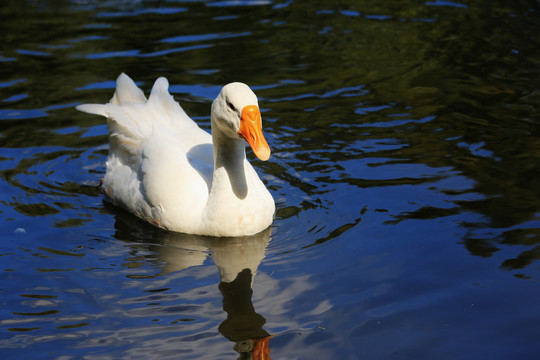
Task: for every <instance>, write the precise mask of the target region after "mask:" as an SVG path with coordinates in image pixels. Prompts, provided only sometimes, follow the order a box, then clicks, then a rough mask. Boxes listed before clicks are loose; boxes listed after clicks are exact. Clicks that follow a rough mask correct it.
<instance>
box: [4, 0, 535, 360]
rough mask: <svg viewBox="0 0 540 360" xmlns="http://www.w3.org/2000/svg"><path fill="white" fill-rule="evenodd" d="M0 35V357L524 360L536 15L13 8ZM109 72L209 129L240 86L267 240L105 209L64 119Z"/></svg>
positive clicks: (106, 90)
mask: <svg viewBox="0 0 540 360" xmlns="http://www.w3.org/2000/svg"><path fill="white" fill-rule="evenodd" d="M0 33H1V38H2V40H1V42H0V44H1V47H0V178H1V181H0V232H1V234H2V235H1V241H0V354H1V357H2V359H237V358H238V357H239V356H241V355H239V353H244V355H245V352H249V351H250V350H249V349H250V348H251V349H252V350H253V349H259V350H261V349H262V350H263V351H264V348H265V347H266V346H267V347H268V348H269V349H270V356H271V358H272V359H274V360H276V359H537V358H538V354H540V283H539V280H540V261H539V260H540V137H539V135H540V37H539V36H540V3H539V2H538V1H519V0H518V1H485V0H470V1H461V0H460V1H455V2H454V1H427V2H422V1H412V0H410V1H407V0H406V1H397V0H393V1H391V0H390V1H348V2H345V1H343V2H340V1H333V2H330V1H297V0H295V1H293V0H290V1H277V0H276V1H215V2H212V1H122V0H118V1H114V0H109V1H107V0H104V1H92V0H80V1H75V0H73V1H67V0H50V1H39V0H36V1H30V0H27V1H22V0H21V1H19V0H17V1H15V0H12V1H2V3H1V5H0ZM121 72H126V73H127V74H128V75H130V76H131V77H132V78H134V79H135V80H136V81H137V82H138V84H139V85H140V86H141V87H142V88H143V89H144V90H145V91H146V92H148V91H149V90H150V88H151V86H152V83H153V81H154V80H155V79H156V78H157V77H159V76H166V77H167V78H168V79H169V81H170V83H171V92H172V93H173V94H174V96H175V98H176V99H177V100H178V101H180V103H181V104H182V106H183V107H184V108H185V109H186V111H187V112H188V114H190V115H191V116H192V117H194V118H195V119H196V120H197V121H198V122H199V123H200V124H201V126H202V127H204V128H205V129H208V128H209V114H210V103H211V101H212V99H213V98H214V97H215V96H216V95H217V93H218V92H219V89H220V88H221V86H222V85H223V84H225V83H227V82H230V81H234V80H237V81H243V82H246V83H248V84H249V85H251V86H252V88H253V89H254V90H255V92H256V93H257V95H258V96H259V102H260V104H261V109H262V111H263V119H264V126H265V133H266V136H267V139H268V142H269V144H270V146H271V148H272V150H273V156H272V157H271V159H270V161H268V162H265V163H263V162H260V161H258V160H254V159H253V155H252V153H251V151H249V156H250V158H251V160H252V163H253V164H254V166H255V167H256V168H257V170H258V172H259V174H260V175H261V177H262V178H263V179H264V181H265V182H266V184H267V186H268V188H269V189H270V190H271V192H272V194H273V195H274V198H275V199H276V202H277V214H276V219H275V222H274V224H273V226H272V228H271V229H269V231H267V232H265V233H262V234H260V235H257V236H254V237H249V238H239V239H214V238H205V237H197V236H189V235H183V234H175V233H168V232H165V231H161V230H158V229H155V228H153V227H152V226H149V225H146V224H144V223H142V222H140V221H138V220H136V219H135V218H133V217H131V216H130V215H128V214H125V213H123V212H121V211H119V210H117V209H115V208H111V207H109V206H107V205H106V204H104V203H103V198H102V196H101V195H100V193H99V188H98V185H99V180H100V178H102V177H103V175H104V170H105V168H104V162H105V158H106V154H107V136H106V133H107V129H106V125H105V122H104V120H103V119H102V118H99V117H96V116H89V115H86V114H82V113H79V112H77V111H75V110H74V106H76V105H78V104H80V103H88V102H101V103H102V102H106V101H108V99H109V98H110V97H111V95H112V93H113V89H114V80H115V79H116V77H117V76H118V75H119V74H120V73H121ZM255 273H256V276H254V277H252V274H255ZM233 280H234V281H233ZM271 335H272V336H273V337H270V336H271ZM256 351H257V350H256ZM242 356H243V355H242Z"/></svg>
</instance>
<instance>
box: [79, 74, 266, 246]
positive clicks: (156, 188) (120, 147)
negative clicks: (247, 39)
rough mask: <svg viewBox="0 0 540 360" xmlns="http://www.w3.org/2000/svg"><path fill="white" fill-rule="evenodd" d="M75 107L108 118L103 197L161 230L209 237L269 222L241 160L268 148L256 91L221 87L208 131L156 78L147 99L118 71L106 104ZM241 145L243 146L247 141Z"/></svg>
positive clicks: (261, 190) (258, 188)
mask: <svg viewBox="0 0 540 360" xmlns="http://www.w3.org/2000/svg"><path fill="white" fill-rule="evenodd" d="M76 109H77V110H79V111H82V112H85V113H89V114H95V115H100V116H103V117H105V118H107V126H108V138H109V151H108V156H107V160H106V171H105V176H104V177H103V179H102V180H101V189H102V192H103V194H104V195H105V196H104V197H105V199H106V200H108V201H109V202H110V203H112V204H113V205H116V206H119V207H121V208H124V209H125V210H127V211H129V212H130V213H132V214H134V215H135V216H137V217H139V218H141V219H143V220H144V221H147V222H149V223H151V224H153V225H155V226H158V227H160V228H163V229H166V230H169V231H174V232H181V233H186V234H196V235H204V236H214V237H238V236H248V235H253V234H257V233H259V232H261V231H263V230H265V229H267V228H268V227H269V226H270V225H271V224H272V222H273V219H274V213H275V202H274V199H273V197H272V195H271V194H270V192H269V191H268V189H267V188H266V186H265V184H264V183H263V182H262V180H261V179H260V178H259V176H258V175H257V172H256V171H255V169H254V168H253V166H252V165H251V164H250V162H249V161H248V160H247V158H246V145H247V144H249V146H250V147H251V149H252V150H253V153H254V154H255V156H256V157H257V158H259V159H260V160H262V161H267V160H268V159H269V158H270V153H271V151H270V147H269V146H268V143H267V141H266V139H265V137H264V134H263V132H262V119H261V113H260V109H259V105H258V99H257V96H256V95H255V93H254V92H253V91H252V90H251V89H250V88H249V86H248V85H246V84H244V83H240V82H233V83H230V84H227V85H225V86H224V87H223V88H222V89H221V91H220V92H219V94H218V96H217V97H216V98H215V100H214V101H213V102H212V105H211V111H210V123H211V134H209V133H208V132H206V131H205V130H203V129H201V128H200V127H199V126H198V125H197V123H196V122H195V121H193V120H192V119H191V118H190V117H189V116H188V115H187V114H186V112H185V111H184V109H182V107H181V106H180V104H179V103H178V102H176V101H175V100H174V98H173V96H172V95H171V94H170V93H169V82H168V80H167V79H166V78H165V77H160V78H158V79H157V80H156V81H155V83H154V85H153V87H152V90H151V93H150V96H149V97H148V99H147V98H146V96H145V95H144V92H143V91H142V90H141V89H140V88H139V87H137V85H136V84H135V82H134V81H133V80H132V79H131V78H130V77H129V76H128V75H126V74H124V73H122V74H121V75H120V76H119V77H118V78H117V80H116V89H115V92H114V94H113V97H112V98H111V100H110V101H109V102H108V103H107V104H82V105H78V106H77V107H76ZM246 143H247V144H246Z"/></svg>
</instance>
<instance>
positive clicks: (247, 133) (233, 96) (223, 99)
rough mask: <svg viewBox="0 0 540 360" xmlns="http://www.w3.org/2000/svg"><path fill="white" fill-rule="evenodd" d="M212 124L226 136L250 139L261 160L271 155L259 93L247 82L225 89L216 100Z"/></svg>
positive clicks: (213, 106)
mask: <svg viewBox="0 0 540 360" xmlns="http://www.w3.org/2000/svg"><path fill="white" fill-rule="evenodd" d="M212 126H216V127H217V129H219V131H220V132H221V133H222V134H224V135H225V136H228V137H230V138H233V139H238V138H242V139H244V140H246V141H247V142H248V143H249V145H250V146H251V148H252V149H253V152H254V153H255V155H256V156H257V157H258V158H259V159H261V160H263V161H266V160H268V158H270V147H269V146H268V143H267V142H266V139H265V138H264V135H263V132H262V119H261V112H260V110H259V105H258V102H257V96H256V95H255V93H253V91H252V90H251V89H250V88H249V86H247V85H246V84H243V83H240V82H234V83H230V84H227V85H225V86H224V87H223V89H221V92H220V93H219V95H218V96H217V98H216V99H215V100H214V102H213V103H212ZM212 131H215V130H214V129H213V130H212Z"/></svg>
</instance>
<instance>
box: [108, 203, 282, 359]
mask: <svg viewBox="0 0 540 360" xmlns="http://www.w3.org/2000/svg"><path fill="white" fill-rule="evenodd" d="M107 208H108V209H109V211H110V212H111V213H114V214H115V218H116V221H115V229H116V233H115V238H117V239H121V240H123V241H126V242H128V243H133V242H136V243H139V244H140V245H138V246H137V247H133V250H134V253H133V254H132V255H133V256H134V257H136V256H137V251H141V250H142V251H144V252H146V251H148V250H149V251H150V252H151V253H152V254H153V255H151V256H150V258H151V261H152V262H154V263H159V265H158V267H159V268H160V271H159V272H158V273H156V274H155V275H153V276H151V277H153V278H155V277H159V276H165V275H168V274H171V273H174V272H177V271H182V270H186V269H188V268H190V267H194V266H201V265H203V264H204V262H205V261H206V260H207V258H208V256H209V255H210V256H211V258H212V260H213V261H214V264H215V265H216V267H217V268H218V270H219V274H220V283H219V285H218V288H219V291H220V292H221V295H222V297H223V311H224V312H225V313H226V314H227V318H226V319H225V320H224V321H223V322H222V323H221V324H220V325H219V327H218V330H219V332H220V333H221V335H223V337H225V338H226V339H228V340H229V341H231V342H233V343H234V344H235V345H234V346H233V349H234V350H235V351H236V352H237V353H238V354H239V355H240V357H239V359H253V360H270V347H269V340H270V338H271V335H270V334H269V333H268V332H267V331H266V330H264V328H263V326H264V324H265V322H266V320H265V318H264V317H263V316H262V315H260V314H258V313H257V312H256V311H255V308H254V306H253V303H252V295H253V290H252V286H253V282H254V281H255V276H256V274H257V268H258V266H259V264H260V263H261V261H262V260H263V259H264V256H265V250H266V247H267V245H268V243H269V242H270V241H271V235H272V228H268V229H266V230H264V231H262V232H261V233H259V234H256V235H252V236H245V237H238V238H214V237H208V236H199V235H190V234H182V233H173V232H169V231H165V230H162V229H159V228H156V227H154V226H151V225H149V224H147V223H144V222H142V221H141V220H139V219H137V218H136V217H134V216H132V215H131V214H128V213H125V212H124V211H122V210H120V209H117V208H113V207H112V206H111V205H107Z"/></svg>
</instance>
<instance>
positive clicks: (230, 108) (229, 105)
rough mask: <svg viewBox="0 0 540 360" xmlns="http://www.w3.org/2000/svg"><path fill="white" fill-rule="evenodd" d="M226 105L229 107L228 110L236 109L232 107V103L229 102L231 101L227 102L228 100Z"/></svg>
mask: <svg viewBox="0 0 540 360" xmlns="http://www.w3.org/2000/svg"><path fill="white" fill-rule="evenodd" d="M227 106H228V107H229V110H232V111H236V109H235V108H234V106H233V104H231V103H230V102H228V101H227Z"/></svg>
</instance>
